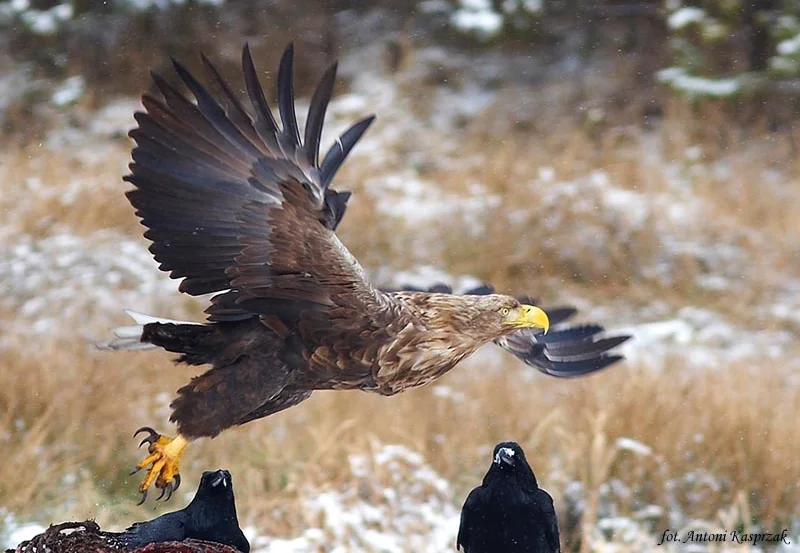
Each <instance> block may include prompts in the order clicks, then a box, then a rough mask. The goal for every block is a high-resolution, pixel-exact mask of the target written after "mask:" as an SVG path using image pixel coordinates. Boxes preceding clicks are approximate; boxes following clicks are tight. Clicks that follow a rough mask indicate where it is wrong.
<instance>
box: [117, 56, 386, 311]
mask: <svg viewBox="0 0 800 553" xmlns="http://www.w3.org/2000/svg"><path fill="white" fill-rule="evenodd" d="M292 58H293V49H292V46H291V45H289V47H288V48H287V49H286V51H285V53H284V55H283V58H282V59H281V62H280V67H279V71H278V111H279V113H280V119H281V123H282V128H280V127H279V126H278V123H277V122H276V120H275V118H274V117H273V115H272V112H271V110H270V108H269V105H268V103H267V101H266V99H265V96H264V92H263V90H262V88H261V85H260V84H259V80H258V77H257V73H256V69H255V67H254V65H253V61H252V59H251V57H250V52H249V49H248V47H247V46H245V48H244V50H243V53H242V67H243V71H244V78H245V88H246V90H247V95H248V97H249V101H250V111H251V112H252V113H250V112H248V110H247V109H246V108H245V106H244V105H243V104H242V103H241V102H240V100H239V99H238V98H237V97H236V95H235V94H234V93H233V91H232V90H231V87H230V85H228V84H227V83H226V82H225V81H224V80H223V79H222V77H221V76H220V75H219V73H218V72H217V70H216V69H215V68H214V66H213V65H212V64H211V63H210V62H209V61H208V59H206V58H205V57H203V65H204V67H205V69H206V72H207V74H208V78H209V80H210V82H211V83H212V84H213V88H214V89H215V93H214V94H212V93H211V92H209V90H208V89H207V88H206V87H204V86H203V85H201V84H200V82H199V81H198V80H197V79H196V78H195V77H194V76H193V75H192V74H191V73H190V72H189V71H188V70H187V69H186V68H185V67H184V66H183V65H181V64H180V63H178V62H177V61H174V60H173V65H174V67H175V70H176V72H177V74H178V76H179V77H180V79H181V80H182V81H183V83H184V84H185V85H186V87H187V88H188V89H189V91H190V92H191V93H192V95H193V96H194V98H195V100H196V103H194V102H191V101H189V100H188V99H187V98H185V97H184V96H183V95H182V94H180V93H179V92H178V91H176V90H175V89H174V88H173V87H172V86H170V85H169V84H168V83H167V82H166V81H165V80H164V79H162V78H161V77H159V76H158V75H155V74H154V75H153V80H154V81H155V84H156V86H157V88H158V90H159V91H160V92H161V94H162V96H163V100H161V99H158V98H155V97H153V96H150V95H145V96H144V97H143V99H142V103H143V105H144V108H145V112H139V113H136V116H135V117H136V121H137V122H138V125H139V126H138V128H136V129H134V130H133V131H131V133H130V136H131V137H132V138H133V139H134V140H135V141H136V144H137V145H136V148H135V149H134V150H133V163H132V164H131V165H130V169H131V174H130V175H128V176H127V177H125V180H127V181H128V182H130V183H132V184H133V185H134V186H135V187H136V188H135V189H134V190H131V191H129V192H128V193H127V196H128V199H129V200H130V202H131V204H133V206H134V207H135V208H136V213H137V215H138V216H139V217H140V218H141V222H142V224H143V225H144V226H146V227H148V230H147V232H146V233H145V237H146V238H148V239H149V240H151V241H152V245H151V246H150V251H151V252H152V253H153V255H154V256H155V258H156V260H157V261H158V262H159V264H160V268H161V269H162V270H164V271H168V272H169V274H170V276H171V277H172V278H182V279H183V281H182V282H181V284H180V290H181V291H182V292H186V293H187V294H191V295H200V294H207V293H212V292H222V293H221V294H217V295H216V296H215V297H214V298H213V299H212V305H211V306H210V307H209V309H208V310H207V313H208V315H209V319H210V320H211V321H235V320H242V319H247V318H250V317H253V316H268V315H279V316H280V317H281V318H284V319H285V318H286V317H289V318H290V319H291V318H292V317H293V314H298V315H294V316H299V313H301V312H303V311H305V310H307V308H311V309H312V310H313V309H315V308H323V309H325V308H328V307H331V306H333V305H341V304H342V303H347V304H348V305H350V306H352V308H354V309H359V308H361V307H362V306H361V305H360V302H361V303H363V301H369V299H370V298H374V297H375V294H377V292H376V291H374V289H372V287H371V286H370V285H369V283H368V282H367V280H366V278H365V275H364V272H363V270H362V268H361V266H360V265H359V264H358V262H357V261H356V260H355V258H354V257H353V256H352V255H350V253H349V252H348V251H347V249H346V248H345V247H344V246H343V245H342V244H341V242H340V241H339V239H338V238H337V237H336V235H335V234H334V232H333V230H334V229H335V228H336V226H337V225H338V223H339V221H340V220H341V217H342V215H343V214H344V210H345V207H346V203H347V200H348V198H349V196H350V193H349V192H337V191H335V190H333V189H332V188H330V186H329V185H330V183H331V181H332V179H333V177H334V175H335V174H336V171H337V170H338V169H339V167H340V166H341V165H342V162H343V161H344V159H345V158H346V157H347V155H348V154H349V152H350V150H351V149H352V148H353V146H354V145H355V143H356V142H357V141H358V139H359V138H360V137H361V135H362V134H363V133H364V131H365V130H366V129H367V127H369V125H370V123H372V121H373V120H374V117H372V116H370V117H367V118H365V119H362V120H361V121H359V122H357V123H355V124H354V125H353V126H351V127H350V128H349V129H348V130H347V131H346V132H344V133H343V134H342V135H341V136H340V137H339V138H338V139H337V141H336V143H335V144H334V145H333V147H331V149H330V150H329V151H328V153H327V154H326V155H325V157H324V158H323V159H322V161H320V160H319V146H320V136H321V133H322V124H323V119H324V117H325V111H326V108H327V106H328V102H329V100H330V98H331V93H332V90H333V86H334V79H335V75H336V65H335V64H334V65H332V66H331V67H330V68H329V69H328V70H327V71H326V72H325V74H324V75H323V76H322V78H321V79H320V82H319V85H318V86H317V89H316V91H315V93H314V95H313V98H312V100H311V104H310V107H309V111H308V118H307V121H306V126H305V131H304V136H303V139H302V140H301V135H300V130H299V128H298V124H297V118H296V115H295V107H294V91H293V82H292ZM343 296H347V301H346V302H342V301H340V300H341V299H342V297H343Z"/></svg>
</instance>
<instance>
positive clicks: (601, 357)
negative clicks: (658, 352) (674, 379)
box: [401, 284, 631, 378]
mask: <svg viewBox="0 0 800 553" xmlns="http://www.w3.org/2000/svg"><path fill="white" fill-rule="evenodd" d="M401 289H402V290H405V291H415V292H436V293H439V294H452V293H453V288H452V287H451V286H448V285H447V284H435V285H433V286H431V287H429V288H419V287H414V286H403V287H401ZM463 293H464V295H485V294H493V293H495V291H494V288H493V287H492V286H491V285H488V284H483V285H481V286H478V287H475V288H473V289H470V290H466V291H464V292H463ZM518 299H519V301H520V302H521V303H527V304H531V305H538V302H537V301H536V300H534V299H533V298H531V297H530V296H520V297H519V298H518ZM544 310H545V312H546V313H547V316H548V318H549V319H550V331H549V332H548V333H547V334H545V333H544V332H543V331H542V330H541V329H538V328H524V329H520V330H516V331H514V332H513V333H511V334H508V335H506V336H504V337H503V338H500V339H498V340H495V344H497V345H498V346H500V347H501V348H503V349H504V350H506V351H508V352H509V353H512V354H513V355H514V356H515V357H517V358H518V359H520V360H522V361H523V362H524V363H525V364H527V365H530V366H531V367H534V368H535V369H537V370H539V371H541V372H543V373H545V374H549V375H551V376H557V377H560V378H569V377H575V376H582V375H584V374H589V373H593V372H595V371H599V370H600V369H604V368H605V367H608V366H609V365H611V364H613V363H616V362H617V361H620V360H621V359H623V356H622V355H619V354H614V353H610V352H611V350H613V349H614V348H615V347H617V346H618V345H620V344H622V343H623V342H625V341H627V340H629V339H630V338H631V336H630V335H627V334H622V335H618V336H605V329H604V328H603V327H602V326H600V325H597V324H584V325H575V326H568V325H565V324H564V323H565V322H566V321H567V320H568V319H570V318H572V317H573V316H574V315H575V314H576V313H577V312H578V310H577V309H575V308H574V307H566V306H565V307H554V308H544Z"/></svg>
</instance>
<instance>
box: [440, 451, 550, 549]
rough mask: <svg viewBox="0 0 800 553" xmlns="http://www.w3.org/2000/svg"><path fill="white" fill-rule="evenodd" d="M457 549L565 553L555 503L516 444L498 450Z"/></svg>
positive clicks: (467, 511) (472, 500)
mask: <svg viewBox="0 0 800 553" xmlns="http://www.w3.org/2000/svg"><path fill="white" fill-rule="evenodd" d="M456 546H457V547H458V549H459V551H463V552H464V553H559V552H560V551H561V548H560V546H559V538H558V520H557V519H556V512H555V509H554V507H553V498H552V497H550V494H548V493H547V492H546V491H544V490H542V489H541V488H539V486H538V484H537V483H536V476H534V474H533V470H532V469H531V467H530V465H528V461H527V460H526V459H525V453H524V452H523V451H522V448H521V447H520V446H519V444H517V443H515V442H503V443H500V444H498V445H497V446H496V447H495V448H494V458H493V460H492V466H491V467H490V468H489V472H487V473H486V476H484V478H483V484H481V485H480V486H478V487H477V488H475V489H474V490H472V491H471V492H470V494H469V496H467V500H466V501H465V502H464V508H463V509H462V510H461V527H460V528H459V529H458V539H457V542H456Z"/></svg>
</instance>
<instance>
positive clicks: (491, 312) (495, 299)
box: [431, 294, 550, 344]
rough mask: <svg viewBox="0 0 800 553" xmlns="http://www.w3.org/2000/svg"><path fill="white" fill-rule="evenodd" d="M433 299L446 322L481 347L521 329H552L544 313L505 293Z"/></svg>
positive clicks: (439, 315)
mask: <svg viewBox="0 0 800 553" xmlns="http://www.w3.org/2000/svg"><path fill="white" fill-rule="evenodd" d="M431 300H433V302H432V303H434V304H435V310H436V312H437V315H438V317H439V318H440V320H441V322H442V323H444V324H446V325H447V326H448V327H449V328H450V329H452V331H454V332H455V333H458V334H461V335H462V336H464V337H468V338H469V339H471V340H474V341H475V342H476V343H479V344H482V343H486V342H490V341H492V340H497V339H498V338H502V337H503V336H505V335H506V334H509V333H511V332H514V331H515V330H518V329H521V328H538V329H542V330H544V331H545V332H547V329H548V327H549V326H550V321H549V319H548V318H547V313H545V312H544V311H543V310H541V309H539V308H538V307H535V306H533V305H526V304H522V303H520V302H519V300H517V299H516V298H514V297H511V296H505V295H502V294H487V295H485V296H469V295H464V296H456V295H452V294H432V295H431Z"/></svg>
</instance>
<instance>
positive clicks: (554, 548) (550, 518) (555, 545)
mask: <svg viewBox="0 0 800 553" xmlns="http://www.w3.org/2000/svg"><path fill="white" fill-rule="evenodd" d="M534 506H535V513H536V514H535V516H536V518H537V519H538V520H539V521H540V523H541V525H542V530H543V532H544V538H545V541H546V542H547V553H560V552H561V539H560V536H559V532H558V517H556V509H555V505H553V498H552V497H550V494H549V493H547V492H546V491H544V490H543V489H541V488H540V489H538V490H536V496H535V498H534Z"/></svg>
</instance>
